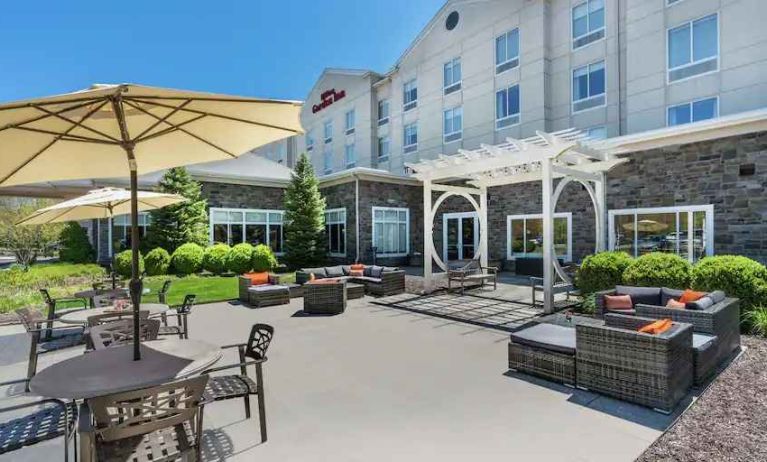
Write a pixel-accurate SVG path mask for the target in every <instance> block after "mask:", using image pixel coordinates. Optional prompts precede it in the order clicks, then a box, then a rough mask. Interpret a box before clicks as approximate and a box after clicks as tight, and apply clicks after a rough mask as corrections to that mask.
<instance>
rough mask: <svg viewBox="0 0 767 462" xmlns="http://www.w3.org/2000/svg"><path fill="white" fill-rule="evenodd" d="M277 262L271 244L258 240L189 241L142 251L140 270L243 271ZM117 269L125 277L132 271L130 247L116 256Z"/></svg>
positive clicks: (154, 273)
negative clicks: (231, 244)
mask: <svg viewBox="0 0 767 462" xmlns="http://www.w3.org/2000/svg"><path fill="white" fill-rule="evenodd" d="M276 266H277V259H276V258H275V256H274V253H273V252H272V249H271V248H269V246H266V245H264V244H259V245H257V246H255V247H253V246H252V245H250V244H237V245H235V246H234V247H229V246H228V245H226V244H213V245H211V246H209V247H207V248H203V247H201V246H199V245H197V244H193V243H187V244H184V245H182V246H180V247H179V248H177V249H176V250H175V252H173V254H172V255H171V254H169V253H168V252H167V251H166V250H165V249H162V248H160V247H158V248H155V249H152V250H151V251H149V253H147V254H146V257H144V256H143V255H142V254H139V271H140V272H144V270H145V269H146V273H147V275H149V276H157V275H162V274H168V273H169V272H174V273H176V274H179V275H188V274H195V273H199V272H201V271H203V270H205V271H207V272H209V273H213V274H223V273H234V274H243V273H247V272H248V271H251V270H255V271H269V270H272V269H274V268H275V267H276ZM114 269H115V271H116V272H117V273H118V274H120V275H121V276H123V277H130V275H131V251H130V250H126V251H124V252H120V253H119V254H117V255H116V256H115V261H114Z"/></svg>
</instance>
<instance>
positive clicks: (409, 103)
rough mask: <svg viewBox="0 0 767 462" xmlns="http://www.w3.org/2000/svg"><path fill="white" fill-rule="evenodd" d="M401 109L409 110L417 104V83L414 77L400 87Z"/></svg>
mask: <svg viewBox="0 0 767 462" xmlns="http://www.w3.org/2000/svg"><path fill="white" fill-rule="evenodd" d="M402 93H403V95H402V98H403V101H404V104H403V106H402V110H403V111H409V110H411V109H413V108H415V107H416V106H418V83H417V82H416V79H413V80H410V81H408V82H406V83H405V85H403V87H402Z"/></svg>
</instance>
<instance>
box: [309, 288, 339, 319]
mask: <svg viewBox="0 0 767 462" xmlns="http://www.w3.org/2000/svg"><path fill="white" fill-rule="evenodd" d="M345 309H346V282H345V281H339V282H334V283H311V282H310V283H307V284H304V313H307V314H340V313H343V312H344V310H345Z"/></svg>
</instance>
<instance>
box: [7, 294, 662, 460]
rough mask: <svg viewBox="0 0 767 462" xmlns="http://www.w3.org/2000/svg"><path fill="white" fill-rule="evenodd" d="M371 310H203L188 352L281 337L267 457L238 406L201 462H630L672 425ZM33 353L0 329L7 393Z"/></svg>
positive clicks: (270, 385)
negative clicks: (268, 330) (266, 328)
mask: <svg viewBox="0 0 767 462" xmlns="http://www.w3.org/2000/svg"><path fill="white" fill-rule="evenodd" d="M370 300H371V299H369V298H365V299H361V300H353V301H350V302H349V307H348V308H347V311H346V312H345V313H344V314H342V315H338V316H329V317H328V316H326V317H306V316H302V315H301V299H297V300H293V302H292V303H291V304H290V305H283V306H277V307H269V308H261V309H250V308H247V307H244V306H240V305H238V304H230V303H216V304H210V305H204V306H198V307H195V309H194V311H193V313H192V315H191V318H190V326H191V337H192V338H196V339H201V340H206V341H209V342H212V343H214V344H218V345H224V344H230V343H233V342H238V341H244V340H245V339H246V336H247V335H248V332H249V330H250V326H251V325H252V324H253V323H255V322H265V323H269V324H272V325H274V326H275V330H276V334H275V338H274V342H273V344H272V346H271V348H270V350H269V361H268V363H267V364H266V366H265V379H266V390H267V394H266V404H267V420H268V425H269V441H268V442H267V443H266V444H259V442H258V423H257V422H258V421H257V419H251V420H247V421H246V420H244V418H243V417H244V414H243V409H242V402H241V401H231V402H225V403H215V404H213V405H211V406H209V407H208V408H207V409H206V412H205V423H206V430H205V439H204V441H205V451H204V455H205V460H222V459H226V460H236V461H240V460H242V461H252V460H259V461H275V462H286V461H334V462H344V461H360V462H363V461H364V462H373V461H393V460H396V461H411V460H412V461H427V460H440V461H454V460H455V461H461V462H466V461H467V460H471V461H486V460H487V461H492V460H499V461H501V460H503V461H507V460H523V461H526V462H527V461H610V462H621V461H626V462H628V461H632V460H634V458H636V457H637V456H638V455H639V454H640V453H641V452H642V451H643V450H644V448H646V447H647V446H648V445H649V444H650V443H651V442H652V441H653V440H654V439H655V438H657V437H658V435H660V433H661V431H662V430H663V429H665V428H666V427H667V426H668V425H669V424H670V422H671V421H672V419H673V418H674V417H673V416H670V417H669V416H663V415H661V414H658V413H655V412H652V411H651V410H649V409H645V408H642V407H639V406H634V405H631V404H627V403H623V402H619V401H615V400H612V399H609V398H605V397H601V396H598V395H595V394H592V393H588V392H582V391H578V390H573V389H570V388H566V387H563V386H559V385H556V384H552V383H549V382H546V381H542V380H537V379H534V378H531V377H528V376H524V375H521V374H515V373H509V372H508V369H507V357H506V356H507V350H506V345H507V338H508V334H507V333H506V332H502V331H499V330H496V329H487V328H482V327H479V326H474V325H468V324H464V323H460V322H455V321H449V320H445V319H440V318H437V317H433V316H428V315H422V314H418V313H412V312H408V311H404V310H400V309H394V308H389V307H385V306H378V305H374V304H372V303H370ZM25 342H26V336H25V334H23V333H22V330H21V328H20V327H18V326H8V327H0V381H3V380H8V379H11V378H15V377H20V376H22V374H23V373H24V369H25V367H26V362H25V361H26V346H27V345H26V343H25ZM80 353H81V352H80V351H71V352H66V353H55V354H53V355H51V356H48V357H44V359H43V360H42V361H41V365H40V367H41V368H42V367H45V366H46V365H48V364H51V362H52V361H58V360H61V359H64V358H66V357H67V356H71V355H75V354H80ZM234 361H235V358H234V356H227V357H226V358H225V359H224V360H222V362H221V364H228V363H231V362H234ZM12 392H18V390H17V389H16V390H14V389H11V390H9V389H0V393H3V396H5V394H10V393H12ZM12 402H16V398H9V397H4V398H2V400H1V402H0V406H4V405H6V404H11V403H12ZM60 450H61V441H60V440H56V441H52V442H46V443H43V444H41V445H39V446H37V447H33V448H28V449H24V450H22V451H18V452H16V453H13V455H6V456H5V457H2V456H0V460H13V461H14V462H20V461H40V460H51V461H53V460H61V459H60V457H61V453H60Z"/></svg>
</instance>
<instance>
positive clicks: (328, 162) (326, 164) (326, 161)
mask: <svg viewBox="0 0 767 462" xmlns="http://www.w3.org/2000/svg"><path fill="white" fill-rule="evenodd" d="M322 167H323V173H325V174H326V175H327V174H328V173H333V148H331V147H330V146H325V151H324V152H323V153H322Z"/></svg>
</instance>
